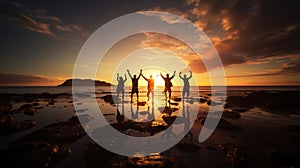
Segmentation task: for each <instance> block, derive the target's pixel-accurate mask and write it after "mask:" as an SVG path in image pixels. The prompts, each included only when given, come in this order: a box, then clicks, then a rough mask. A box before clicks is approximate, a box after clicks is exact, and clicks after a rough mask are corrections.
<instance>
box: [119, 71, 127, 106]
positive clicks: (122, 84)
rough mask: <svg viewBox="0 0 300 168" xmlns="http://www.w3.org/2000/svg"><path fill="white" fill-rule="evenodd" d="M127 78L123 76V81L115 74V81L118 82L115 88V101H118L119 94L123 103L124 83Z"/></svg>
mask: <svg viewBox="0 0 300 168" xmlns="http://www.w3.org/2000/svg"><path fill="white" fill-rule="evenodd" d="M126 80H127V77H126V74H125V79H123V78H122V77H120V76H119V74H117V81H118V86H117V100H118V101H119V94H120V93H121V94H122V101H124V83H125V82H126Z"/></svg>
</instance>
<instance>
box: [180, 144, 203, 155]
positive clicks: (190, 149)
mask: <svg viewBox="0 0 300 168" xmlns="http://www.w3.org/2000/svg"><path fill="white" fill-rule="evenodd" d="M176 147H177V148H178V149H179V150H180V151H183V152H187V153H196V152H197V151H198V150H199V149H201V148H200V147H199V146H197V145H195V144H193V143H179V144H177V145H176Z"/></svg>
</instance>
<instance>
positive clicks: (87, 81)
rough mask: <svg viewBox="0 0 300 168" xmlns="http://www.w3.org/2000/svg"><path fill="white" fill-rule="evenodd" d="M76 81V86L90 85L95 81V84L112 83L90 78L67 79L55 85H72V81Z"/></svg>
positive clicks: (108, 84)
mask: <svg viewBox="0 0 300 168" xmlns="http://www.w3.org/2000/svg"><path fill="white" fill-rule="evenodd" d="M74 82H75V83H76V84H77V85H78V86H91V85H93V84H94V83H95V86H111V85H112V84H110V83H108V82H105V81H99V80H91V79H67V80H66V81H65V82H64V83H62V84H60V85H57V86H72V83H74Z"/></svg>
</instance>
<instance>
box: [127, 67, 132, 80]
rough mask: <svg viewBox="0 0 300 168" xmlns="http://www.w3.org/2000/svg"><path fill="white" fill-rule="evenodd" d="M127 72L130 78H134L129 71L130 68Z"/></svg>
mask: <svg viewBox="0 0 300 168" xmlns="http://www.w3.org/2000/svg"><path fill="white" fill-rule="evenodd" d="M127 72H128V75H129V77H130V79H132V76H131V74H130V72H129V69H127Z"/></svg>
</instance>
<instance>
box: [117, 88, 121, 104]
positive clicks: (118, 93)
mask: <svg viewBox="0 0 300 168" xmlns="http://www.w3.org/2000/svg"><path fill="white" fill-rule="evenodd" d="M119 95H120V91H119V90H117V103H118V102H119Z"/></svg>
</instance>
